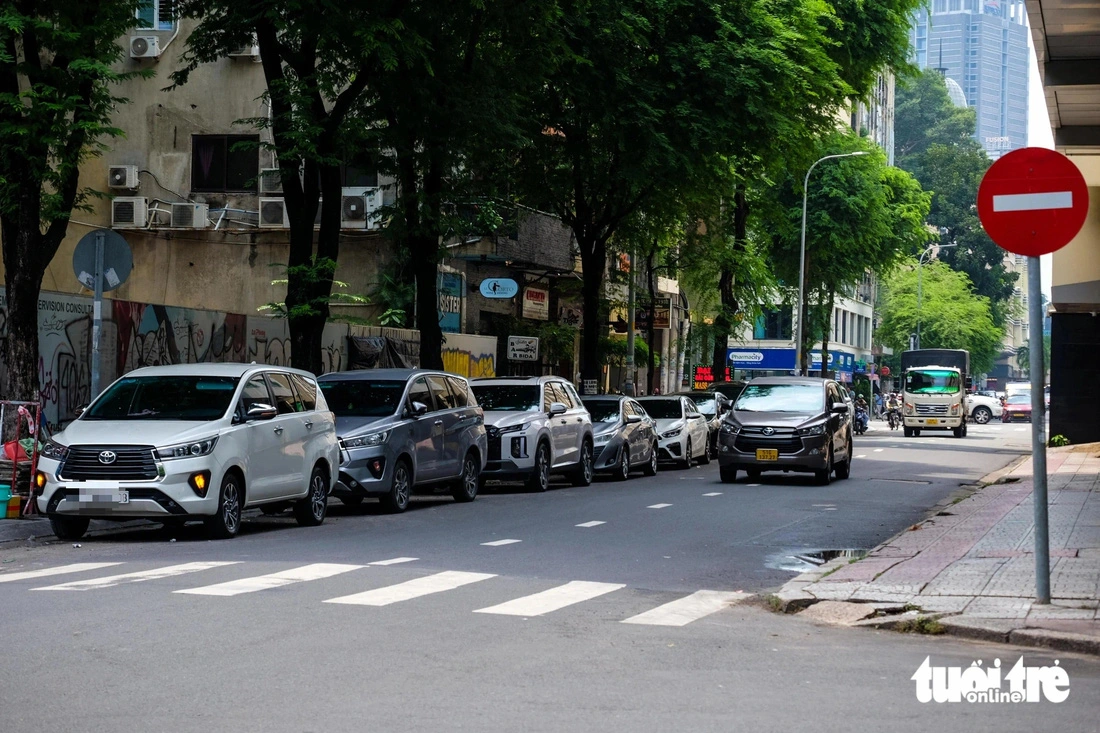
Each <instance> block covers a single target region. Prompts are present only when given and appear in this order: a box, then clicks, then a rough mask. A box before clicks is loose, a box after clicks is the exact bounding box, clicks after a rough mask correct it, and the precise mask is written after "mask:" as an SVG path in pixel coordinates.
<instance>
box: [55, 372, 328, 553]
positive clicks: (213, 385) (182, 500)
mask: <svg viewBox="0 0 1100 733" xmlns="http://www.w3.org/2000/svg"><path fill="white" fill-rule="evenodd" d="M339 465H340V449H339V446H338V444H337V440H336V420H335V418H334V417H333V415H332V413H331V412H330V411H329V409H328V405H327V404H326V403H325V398H324V396H323V395H322V394H321V393H320V392H319V391H318V389H317V382H316V381H315V380H314V377H313V375H312V374H310V373H309V372H303V371H298V370H296V369H289V368H283V367H269V366H258V365H256V364H185V365H178V366H160V367H148V368H146V369H138V370H135V371H132V372H130V373H129V374H127V375H126V376H124V377H121V378H120V379H118V380H117V381H116V382H115V383H114V384H112V385H111V386H110V387H108V388H107V389H106V390H105V391H104V392H103V393H102V394H101V395H99V397H97V398H96V400H95V402H93V403H92V404H91V405H90V406H89V407H88V408H87V409H86V410H84V411H83V412H82V413H81V415H80V417H79V418H78V419H77V420H75V421H74V422H73V423H71V424H70V425H69V426H68V427H67V428H65V430H64V431H62V432H60V433H58V434H57V435H55V436H54V437H53V439H52V440H50V441H49V442H48V443H47V444H46V446H45V447H44V448H43V450H42V458H41V461H40V462H39V465H38V469H39V470H38V471H37V473H36V474H35V491H36V493H37V494H38V499H37V500H38V509H39V511H41V512H43V513H45V514H47V515H48V516H49V518H50V522H51V524H52V526H53V531H54V534H56V535H57V536H58V537H60V538H61V539H64V540H73V539H79V538H80V537H82V536H83V535H84V533H85V532H86V531H87V530H88V522H89V520H91V519H113V520H126V519H137V518H144V519H155V520H161V521H164V522H165V523H168V524H170V523H180V522H185V521H188V520H192V519H201V520H203V521H204V522H205V523H206V525H207V527H208V528H209V530H210V532H211V533H212V534H213V535H214V536H216V537H219V538H229V537H233V536H234V535H236V534H237V532H238V531H239V530H240V526H241V511H242V510H243V509H245V508H247V507H252V506H265V505H266V506H267V507H268V508H269V509H270V508H272V507H274V506H277V505H283V506H285V505H287V504H288V503H289V504H291V505H293V508H294V515H295V517H296V518H297V520H298V523H299V524H302V525H307V526H308V525H318V524H321V523H322V522H323V521H324V520H325V514H326V512H327V507H328V495H329V492H330V491H331V490H332V486H333V482H334V481H335V480H336V472H337V470H338V468H339Z"/></svg>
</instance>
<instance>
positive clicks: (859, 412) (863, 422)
mask: <svg viewBox="0 0 1100 733" xmlns="http://www.w3.org/2000/svg"><path fill="white" fill-rule="evenodd" d="M856 419H857V420H859V422H860V426H861V429H862V430H867V426H868V423H869V422H870V413H868V412H867V400H865V399H863V395H859V396H858V397H856Z"/></svg>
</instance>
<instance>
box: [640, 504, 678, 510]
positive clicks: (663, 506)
mask: <svg viewBox="0 0 1100 733" xmlns="http://www.w3.org/2000/svg"><path fill="white" fill-rule="evenodd" d="M666 506H672V505H671V504H650V505H649V506H647V507H646V509H664V508H665V507H666Z"/></svg>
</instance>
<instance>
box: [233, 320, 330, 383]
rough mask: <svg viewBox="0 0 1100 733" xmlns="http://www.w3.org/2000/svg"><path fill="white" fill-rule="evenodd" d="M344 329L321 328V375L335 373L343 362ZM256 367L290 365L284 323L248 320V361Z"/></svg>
mask: <svg viewBox="0 0 1100 733" xmlns="http://www.w3.org/2000/svg"><path fill="white" fill-rule="evenodd" d="M347 336H348V327H347V326H343V325H340V324H338V323H329V324H326V325H325V330H324V333H323V334H322V335H321V373H322V374H327V373H329V372H338V371H341V370H343V369H344V368H345V367H344V365H345V364H346V363H347V353H346V350H347ZM247 361H254V362H257V363H259V364H271V365H274V366H289V365H290V327H289V326H288V325H287V322H286V321H285V320H278V319H274V318H249V319H248V359H247Z"/></svg>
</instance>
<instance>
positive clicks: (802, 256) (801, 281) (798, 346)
mask: <svg viewBox="0 0 1100 733" xmlns="http://www.w3.org/2000/svg"><path fill="white" fill-rule="evenodd" d="M857 155H867V151H866V150H856V151H854V152H851V153H839V154H837V155H826V156H825V157H823V158H818V159H817V160H815V161H814V164H813V165H811V166H810V169H809V170H808V171H806V178H805V179H803V181H802V246H801V248H800V250H799V256H798V327H797V331H796V334H795V344H794V368H795V371H796V372H797V373H798V374H799V375H800V376H805V375H803V374H802V330H803V329H802V324H803V323H804V322H805V320H806V319H805V315H806V309H805V308H804V307H803V301H804V300H805V298H806V205H807V200H808V198H809V196H808V194H809V187H810V174H811V173H813V170H814V168H815V167H817V164H818V163H821V162H822V161H826V160H833V159H835V158H851V157H854V156H857ZM822 368H824V365H822Z"/></svg>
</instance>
